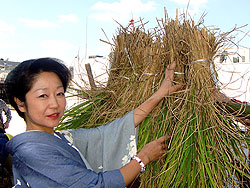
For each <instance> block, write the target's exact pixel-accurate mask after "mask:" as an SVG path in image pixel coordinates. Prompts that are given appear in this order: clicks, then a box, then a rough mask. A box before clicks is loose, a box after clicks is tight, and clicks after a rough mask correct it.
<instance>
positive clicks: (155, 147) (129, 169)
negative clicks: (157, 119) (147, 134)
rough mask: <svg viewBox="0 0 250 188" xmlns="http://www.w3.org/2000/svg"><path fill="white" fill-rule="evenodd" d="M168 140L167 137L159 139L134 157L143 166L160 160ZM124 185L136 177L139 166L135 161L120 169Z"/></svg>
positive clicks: (139, 169)
mask: <svg viewBox="0 0 250 188" xmlns="http://www.w3.org/2000/svg"><path fill="white" fill-rule="evenodd" d="M168 139H170V137H168V136H163V137H160V138H159V139H157V140H154V141H152V142H150V143H148V144H147V145H145V146H144V147H143V148H142V150H141V151H140V152H139V153H138V154H137V155H136V156H137V157H138V158H139V159H141V161H142V162H143V164H144V165H147V164H148V163H150V162H152V161H156V160H158V159H160V158H161V157H162V156H163V155H164V154H165V153H166V151H167V144H166V140H168ZM120 171H121V173H122V175H123V178H124V182H125V185H126V186H128V185H129V184H130V183H131V182H132V181H134V180H135V178H136V177H138V175H139V173H140V171H141V166H140V164H139V163H138V161H136V160H131V161H130V162H129V163H128V164H127V165H125V166H124V167H122V168H121V169H120Z"/></svg>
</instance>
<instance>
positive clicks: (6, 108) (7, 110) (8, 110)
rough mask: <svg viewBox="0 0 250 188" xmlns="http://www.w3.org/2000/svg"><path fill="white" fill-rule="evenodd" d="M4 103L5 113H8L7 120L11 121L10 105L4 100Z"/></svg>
mask: <svg viewBox="0 0 250 188" xmlns="http://www.w3.org/2000/svg"><path fill="white" fill-rule="evenodd" d="M2 105H3V110H4V112H5V115H6V122H10V120H11V118H12V117H11V111H10V109H9V107H8V106H7V105H6V103H5V102H2Z"/></svg>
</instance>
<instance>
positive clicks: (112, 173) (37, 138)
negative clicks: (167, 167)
mask: <svg viewBox="0 0 250 188" xmlns="http://www.w3.org/2000/svg"><path fill="white" fill-rule="evenodd" d="M174 68H175V64H172V65H170V66H168V68H167V69H166V72H165V73H166V75H165V79H164V80H163V82H162V84H161V86H160V88H159V89H158V90H157V91H156V92H155V93H154V94H153V95H152V96H151V97H150V98H149V99H148V100H146V101H145V102H144V103H142V104H141V105H140V106H139V107H137V108H136V109H135V110H132V111H130V112H129V113H127V114H126V115H124V116H123V117H121V118H118V119H116V120H114V121H112V122H110V123H108V124H106V125H102V126H99V127H97V128H91V129H84V128H80V129H74V130H65V131H60V132H59V131H54V129H55V128H56V127H57V126H58V124H59V122H60V120H61V117H62V116H63V114H64V110H65V106H66V98H65V92H66V89H67V86H68V84H69V81H70V79H71V75H70V71H69V70H68V68H67V67H66V66H65V65H64V64H63V63H62V62H61V61H60V60H57V59H53V58H40V59H32V60H27V61H24V62H22V63H20V64H19V65H18V66H17V67H16V68H15V69H14V70H12V71H11V72H10V73H9V74H8V76H7V78H6V81H5V82H6V84H7V95H8V98H9V101H10V104H11V105H12V106H13V107H14V108H15V110H16V111H17V112H18V114H19V116H20V117H22V118H23V119H24V120H25V122H26V130H27V131H26V132H24V133H21V134H19V135H16V136H15V137H13V138H12V139H11V140H10V141H9V142H8V143H7V149H8V151H9V152H10V153H11V154H12V156H13V160H12V161H13V162H12V167H13V173H14V182H15V187H22V188H23V187H35V188H36V187H71V188H74V187H75V188H79V187H86V188H90V187H95V188H102V187H110V188H122V187H125V186H128V185H129V184H130V183H131V182H132V181H133V180H135V179H136V178H137V177H138V175H139V174H140V172H143V171H144V170H145V167H146V165H147V164H148V163H150V162H153V161H156V160H158V159H160V158H161V157H163V155H164V154H166V149H167V144H166V140H167V139H169V138H168V137H167V136H162V137H160V138H158V139H156V140H154V141H152V142H150V143H148V144H146V145H145V146H144V147H143V149H142V150H141V151H139V152H137V147H136V135H137V132H136V128H137V127H138V126H139V124H140V123H141V122H142V121H143V120H144V119H145V118H146V117H147V116H148V114H149V113H150V112H151V111H152V110H153V108H154V107H155V106H156V105H157V104H158V103H159V102H160V101H161V100H162V99H163V98H164V97H165V96H167V95H170V94H171V93H173V92H175V91H177V90H178V89H180V88H181V87H182V86H181V85H174V84H173V79H174Z"/></svg>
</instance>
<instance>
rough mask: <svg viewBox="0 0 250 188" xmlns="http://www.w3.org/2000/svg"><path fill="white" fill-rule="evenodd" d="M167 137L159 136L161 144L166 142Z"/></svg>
mask: <svg viewBox="0 0 250 188" xmlns="http://www.w3.org/2000/svg"><path fill="white" fill-rule="evenodd" d="M166 139H167V136H162V137H160V138H158V139H157V141H158V142H159V143H160V144H162V143H164V142H165V140H166Z"/></svg>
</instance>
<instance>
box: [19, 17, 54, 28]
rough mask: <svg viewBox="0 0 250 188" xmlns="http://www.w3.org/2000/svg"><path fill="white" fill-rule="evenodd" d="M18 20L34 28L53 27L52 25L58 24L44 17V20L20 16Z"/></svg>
mask: <svg viewBox="0 0 250 188" xmlns="http://www.w3.org/2000/svg"><path fill="white" fill-rule="evenodd" d="M18 21H20V22H22V23H24V24H25V25H27V26H28V27H33V28H51V27H57V25H56V24H54V23H52V22H50V21H48V20H46V19H43V20H32V19H26V18H19V19H18Z"/></svg>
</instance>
